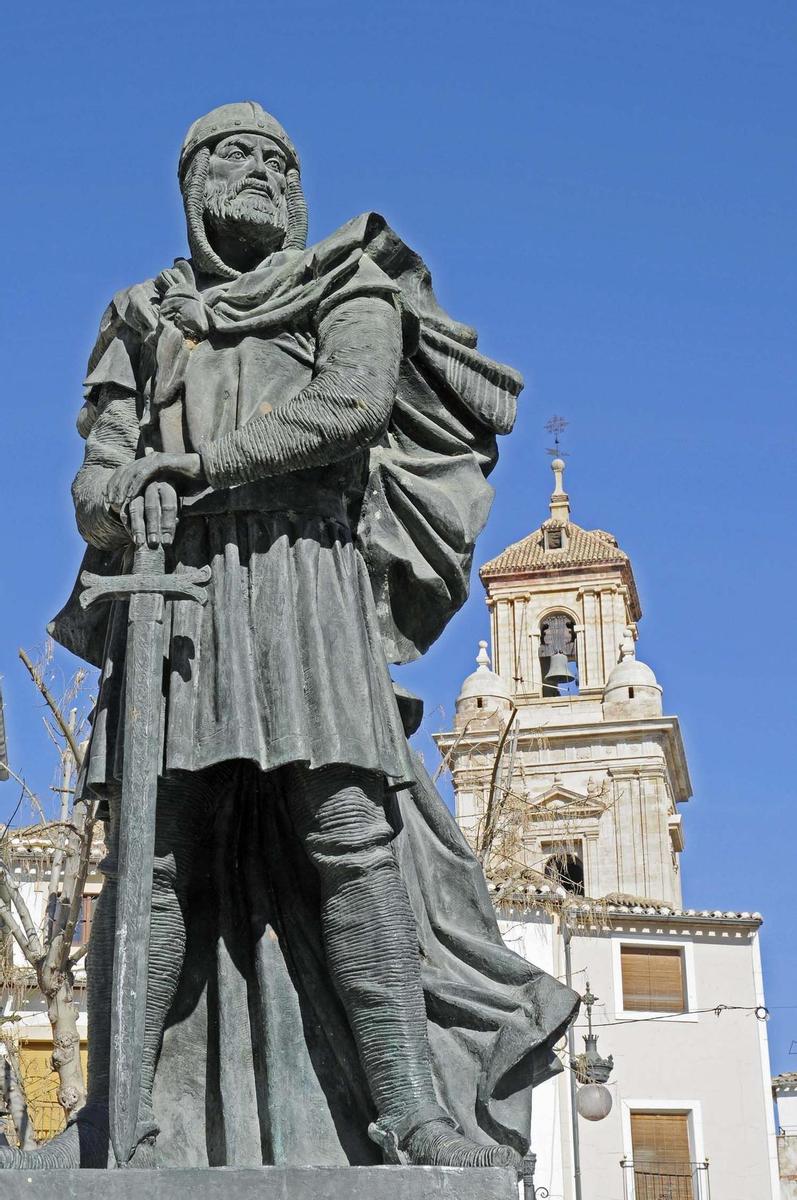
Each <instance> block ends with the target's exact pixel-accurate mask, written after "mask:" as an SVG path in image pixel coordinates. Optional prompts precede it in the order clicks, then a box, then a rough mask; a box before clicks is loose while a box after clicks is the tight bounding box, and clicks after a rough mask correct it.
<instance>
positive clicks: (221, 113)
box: [178, 100, 299, 180]
mask: <svg viewBox="0 0 797 1200" xmlns="http://www.w3.org/2000/svg"><path fill="white" fill-rule="evenodd" d="M236 132H237V133H260V134H263V135H264V136H265V137H270V138H271V139H272V140H273V141H275V142H276V143H277V144H278V145H279V146H280V147H281V149H282V150H283V151H284V152H285V155H286V157H287V159H288V166H289V167H295V168H296V170H297V171H298V170H299V155H298V154H297V153H296V147H295V146H294V144H293V142H292V141H291V139H290V138H289V137H288V135H287V133H286V132H285V130H284V129H283V128H282V126H281V125H280V123H279V121H278V120H277V119H276V118H275V117H272V116H271V114H270V113H267V112H266V110H265V109H264V108H262V107H261V106H260V105H259V104H258V103H257V101H255V100H239V101H238V102H237V103H235V104H222V105H220V106H219V108H214V109H211V111H210V112H209V113H206V114H205V116H204V117H200V118H199V120H197V121H194V123H193V125H192V126H191V128H190V129H189V130H188V133H187V134H186V135H185V140H184V142H183V146H182V149H181V151H180V165H179V168H178V175H179V177H180V179H181V180H182V179H183V178H184V176H185V172H186V170H187V169H188V165H189V163H190V162H191V159H192V158H193V156H194V155H195V154H196V152H197V150H199V149H200V147H201V146H208V145H210V143H211V142H217V141H219V139H220V138H223V137H228V136H229V135H230V134H231V133H236Z"/></svg>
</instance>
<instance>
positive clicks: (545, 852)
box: [436, 456, 691, 905]
mask: <svg viewBox="0 0 797 1200" xmlns="http://www.w3.org/2000/svg"><path fill="white" fill-rule="evenodd" d="M551 469H552V471H553V475H554V488H553V492H552V494H551V497H550V501H549V516H548V517H547V519H546V520H544V521H543V523H542V524H541V525H540V526H539V528H537V529H535V530H534V531H533V532H532V533H530V534H528V536H526V537H524V538H523V539H522V540H521V541H519V542H516V543H514V544H513V545H511V546H508V547H507V548H506V549H505V550H504V551H503V552H502V553H501V554H499V555H498V556H497V557H496V558H494V559H492V560H491V561H490V562H487V563H485V564H484V566H483V567H482V569H481V571H480V576H481V580H482V583H483V584H484V587H485V589H486V592H487V598H486V599H487V608H488V611H489V616H490V643H491V656H489V655H488V653H487V645H486V644H485V643H482V645H481V651H480V654H479V658H478V660H477V661H478V667H477V670H476V671H475V672H474V673H473V674H472V675H470V676H469V677H468V679H466V680H465V683H464V684H463V687H462V690H461V692H460V696H459V697H458V699H457V705H456V716H455V719H454V728H453V730H452V731H451V732H446V733H441V734H438V735H437V739H436V740H437V743H438V746H439V748H440V750H441V752H442V753H443V754H444V755H445V756H446V761H447V763H448V765H449V766H450V768H451V771H452V776H453V781H454V789H455V795H456V805H457V816H458V819H459V821H460V824H461V826H462V828H463V830H464V831H465V833H466V834H467V836H468V837H469V838H470V839H471V840H472V841H473V842H474V844H475V845H476V846H477V849H478V850H479V851H480V853H481V854H482V857H483V860H484V861H485V863H486V865H487V868H488V874H489V875H491V876H492V878H493V881H494V882H495V883H497V885H498V886H499V887H500V886H501V883H502V880H506V881H507V882H508V881H509V880H513V881H514V883H515V884H516V883H517V882H518V876H519V875H520V876H522V878H523V879H525V880H527V881H528V882H529V883H530V884H532V885H539V884H540V883H541V882H546V881H547V882H548V883H549V884H550V885H551V886H555V887H564V889H565V890H570V891H573V892H575V893H576V894H583V895H585V896H588V897H591V898H593V899H600V898H603V897H616V896H618V895H622V896H624V897H633V898H635V899H640V900H642V899H647V900H652V901H658V902H661V903H665V904H673V905H677V904H679V903H680V898H681V887H680V876H679V859H680V853H681V851H682V850H683V836H682V831H681V817H680V814H679V812H678V806H679V805H680V804H682V803H684V802H685V801H686V800H687V799H688V798H689V796H690V794H691V786H690V782H689V775H688V770H687V766H686V759H685V755H684V748H683V743H682V739H681V733H680V728H679V725H678V719H677V717H674V716H666V715H664V713H663V708H662V689H661V687H660V686H659V684H658V682H657V680H656V677H655V675H654V673H653V671H652V670H651V668H650V667H648V666H646V665H645V664H644V663H643V662H640V660H639V659H638V658H637V657H636V642H637V636H638V633H637V627H638V623H639V621H640V619H641V616H642V610H641V607H640V603H639V595H638V593H637V588H636V583H635V581H634V575H633V571H632V569H631V563H630V560H629V558H628V555H627V554H625V553H624V551H623V550H621V549H620V547H619V545H618V543H617V539H616V538H615V537H614V536H613V535H612V534H610V533H606V532H605V531H603V530H601V529H592V530H588V529H584V528H582V527H581V526H580V525H577V524H575V522H574V521H573V520H572V519H571V514H570V500H569V497H568V495H567V493H566V491H565V489H564V471H565V464H564V461H563V459H562V458H560V457H558V456H557V457H556V458H554V459H553V461H552V463H551Z"/></svg>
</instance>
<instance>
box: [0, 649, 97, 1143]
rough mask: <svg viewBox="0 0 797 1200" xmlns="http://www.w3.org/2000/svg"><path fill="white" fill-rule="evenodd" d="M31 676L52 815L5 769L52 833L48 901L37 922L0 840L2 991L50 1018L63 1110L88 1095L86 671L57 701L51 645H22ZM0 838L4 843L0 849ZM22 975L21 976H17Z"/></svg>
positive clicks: (9, 1057)
mask: <svg viewBox="0 0 797 1200" xmlns="http://www.w3.org/2000/svg"><path fill="white" fill-rule="evenodd" d="M19 657H20V659H21V660H22V662H23V663H24V665H25V667H26V668H27V670H28V673H29V674H30V677H31V679H32V681H33V683H34V684H35V686H36V688H37V689H38V692H39V694H40V695H41V697H42V699H43V700H44V704H45V716H44V724H45V727H46V730H47V733H48V734H49V736H50V739H51V740H52V742H53V743H54V745H55V747H56V748H57V752H58V754H59V756H60V786H58V787H56V788H55V789H54V791H55V792H56V793H57V797H58V800H57V814H55V816H54V819H49V818H48V815H47V812H46V806H45V805H44V804H43V803H42V802H41V801H40V800H39V798H38V797H37V796H36V795H35V794H34V793H33V792H32V791H31V790H30V789H29V788H28V786H27V784H26V783H25V780H24V778H23V777H22V775H21V774H19V773H17V772H16V771H15V770H13V769H12V767H11V766H10V765H9V764H6V766H7V767H8V771H9V774H10V776H11V777H12V778H14V779H16V780H17V782H18V783H19V784H20V787H21V788H22V792H23V796H24V797H25V798H26V799H27V800H28V802H29V803H30V804H31V805H32V806H33V809H34V811H35V812H36V814H37V816H38V818H39V821H40V825H41V828H40V830H38V831H37V832H39V833H46V835H47V836H48V838H51V839H52V848H53V849H52V861H51V868H50V880H49V890H48V897H47V906H46V910H45V913H44V917H43V919H40V920H39V921H38V922H37V921H36V920H35V919H34V915H33V913H32V912H31V909H30V907H29V905H28V903H27V902H26V899H25V896H24V894H23V891H22V889H21V888H20V886H19V883H18V881H17V879H16V878H15V873H14V870H13V867H12V866H11V862H10V857H9V853H8V849H9V846H8V842H9V838H8V836H7V834H8V830H6V831H5V836H4V837H3V838H2V840H0V937H2V938H3V940H4V941H5V942H6V943H7V952H6V954H5V961H6V964H7V967H6V971H5V976H6V977H5V979H4V980H3V979H0V985H2V984H3V983H5V991H6V997H8V996H9V993H11V994H13V993H14V991H16V998H17V1003H18V1002H19V999H20V998H21V996H22V995H23V994H24V992H25V990H26V987H25V984H26V983H27V984H28V986H29V984H30V983H31V982H33V981H34V980H35V985H36V986H38V989H39V991H40V992H41V994H42V996H43V997H44V1000H45V1003H46V1006H47V1016H48V1018H49V1021H50V1025H51V1027H52V1038H53V1055H52V1065H53V1069H54V1070H55V1071H56V1072H57V1074H58V1100H59V1102H60V1104H61V1106H62V1108H63V1109H64V1112H65V1114H66V1115H67V1116H69V1115H71V1114H72V1113H73V1112H75V1111H76V1110H77V1109H79V1108H80V1107H81V1106H82V1105H83V1104H84V1103H85V1099H86V1089H85V1083H84V1080H83V1070H82V1065H81V1060H80V1035H79V1033H78V1028H77V1016H78V1009H77V1006H76V1004H75V1002H74V983H75V979H74V976H75V968H76V966H77V964H78V963H79V961H80V959H81V958H82V957H83V955H84V953H85V946H81V947H78V948H77V949H73V945H72V942H73V938H74V934H75V929H76V926H77V924H78V921H79V919H80V916H81V907H82V901H83V892H84V886H85V882H86V876H87V874H88V871H89V867H90V864H91V850H92V842H93V837H94V824H95V803H94V801H93V800H89V799H86V797H84V796H82V795H79V794H77V793H76V791H75V779H76V776H77V773H78V771H79V769H80V766H81V763H82V761H83V756H84V753H85V741H84V740H83V739H84V734H85V730H86V715H85V712H84V711H82V710H85V708H86V707H87V698H86V696H85V690H84V689H85V679H86V675H85V672H84V671H80V672H78V674H77V675H76V676H75V678H74V679H73V680H72V681H71V683H70V685H69V686H68V687H67V688H66V689H65V690H64V694H63V695H62V697H61V699H60V700H59V699H56V697H55V696H54V694H53V691H52V690H51V686H50V684H49V683H48V676H47V668H48V665H49V664H50V663H51V661H52V653H51V648H50V647H49V646H48V648H47V650H46V651H45V654H44V656H43V658H42V661H41V662H39V663H37V664H34V662H33V661H32V660H31V658H30V657H29V656H28V654H27V653H26V652H25V651H24V650H20V651H19ZM3 842H5V853H4V852H3V851H4V846H3ZM10 945H16V946H17V947H18V948H19V951H20V952H21V954H22V957H23V958H24V960H25V964H26V968H23V970H22V972H20V971H19V969H18V968H17V969H16V970H15V968H14V966H13V955H12V954H11V953H10V952H9V947H10ZM20 975H21V976H23V977H24V978H23V979H22V981H20ZM9 1007H10V1008H11V1009H12V1012H11V1014H10V1015H9V1014H8V1013H7V1014H6V1017H5V1018H3V1016H2V1015H0V1021H4V1023H3V1024H2V1025H0V1041H2V1042H3V1044H4V1047H5V1062H4V1064H2V1065H3V1070H4V1080H0V1086H3V1085H4V1086H3V1091H5V1093H6V1102H7V1105H8V1108H9V1112H10V1115H11V1117H12V1120H13V1123H14V1127H15V1130H16V1135H17V1138H18V1140H19V1142H20V1144H21V1145H24V1144H25V1142H26V1141H28V1143H29V1142H30V1138H31V1137H32V1125H31V1121H30V1113H29V1111H28V1106H27V1102H26V1100H25V1094H24V1081H23V1079H22V1074H21V1071H20V1068H19V1058H18V1056H17V1054H16V1053H15V1050H16V1047H15V1040H16V1039H15V1035H14V1031H13V1016H14V1013H13V1009H14V1007H15V1006H14V1005H13V1004H12V1005H10V1006H9V1005H8V1004H7V1003H6V1008H9Z"/></svg>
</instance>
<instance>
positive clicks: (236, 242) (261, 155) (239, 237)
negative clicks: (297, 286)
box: [205, 133, 288, 262]
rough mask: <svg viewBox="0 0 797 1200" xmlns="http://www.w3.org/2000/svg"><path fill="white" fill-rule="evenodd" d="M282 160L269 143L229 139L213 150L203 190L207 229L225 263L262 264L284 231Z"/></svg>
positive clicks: (248, 137)
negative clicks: (257, 260)
mask: <svg viewBox="0 0 797 1200" xmlns="http://www.w3.org/2000/svg"><path fill="white" fill-rule="evenodd" d="M285 167H286V163H285V156H284V154H283V152H282V150H281V149H280V147H279V146H278V145H277V144H276V143H275V142H273V141H272V140H271V139H270V138H267V137H264V136H262V135H259V134H248V133H242V134H233V135H232V136H230V137H227V138H224V139H223V140H222V141H221V142H219V143H218V144H217V145H216V147H215V148H214V149H213V152H212V154H211V156H210V161H209V165H208V175H207V182H206V184H205V226H206V229H207V233H208V237H209V240H210V242H211V244H212V245H213V246H214V249H216V250H217V252H218V253H219V254H220V256H221V257H222V258H223V259H224V260H225V261H228V262H230V261H231V260H239V259H240V257H241V255H242V254H246V255H247V257H249V256H252V255H253V256H254V257H255V258H264V257H265V256H266V255H267V254H269V253H271V252H272V251H274V250H277V249H279V247H280V246H281V245H282V243H283V241H284V240H285V235H286V233H287V230H288V209H287V202H286V181H285Z"/></svg>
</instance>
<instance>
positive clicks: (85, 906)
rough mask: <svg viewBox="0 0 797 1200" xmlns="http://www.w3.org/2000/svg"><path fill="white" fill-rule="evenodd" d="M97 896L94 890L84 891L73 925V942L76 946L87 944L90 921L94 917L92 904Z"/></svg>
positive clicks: (95, 901) (89, 934) (89, 933)
mask: <svg viewBox="0 0 797 1200" xmlns="http://www.w3.org/2000/svg"><path fill="white" fill-rule="evenodd" d="M97 899H98V896H97V894H96V893H94V892H84V893H83V900H82V902H81V906H80V916H79V917H78V922H77V925H76V926H75V942H76V943H77V945H78V946H87V945H88V941H89V938H90V937H91V922H92V920H93V918H94V905H95V904H96V903H97Z"/></svg>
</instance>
